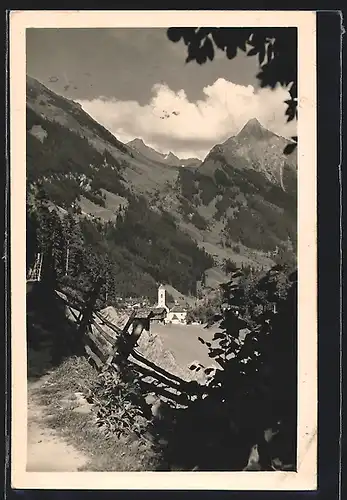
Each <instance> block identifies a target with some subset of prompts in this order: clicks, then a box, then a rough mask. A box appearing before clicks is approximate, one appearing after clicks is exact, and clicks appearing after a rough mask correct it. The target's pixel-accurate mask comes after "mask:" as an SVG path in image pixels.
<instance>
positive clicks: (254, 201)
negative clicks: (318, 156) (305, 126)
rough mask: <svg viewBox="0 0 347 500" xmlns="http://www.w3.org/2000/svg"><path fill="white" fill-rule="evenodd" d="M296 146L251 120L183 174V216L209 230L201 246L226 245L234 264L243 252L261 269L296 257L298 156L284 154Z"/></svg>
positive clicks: (179, 181)
mask: <svg viewBox="0 0 347 500" xmlns="http://www.w3.org/2000/svg"><path fill="white" fill-rule="evenodd" d="M291 142H292V141H290V140H288V139H286V138H284V137H281V136H278V135H277V134H274V133H273V132H271V131H269V130H267V129H266V128H265V127H263V126H262V125H261V124H260V123H259V121H258V120H256V119H252V120H250V121H249V122H248V123H246V125H245V126H244V127H243V128H242V130H241V131H240V132H239V133H238V134H237V135H236V136H232V137H230V138H229V139H227V140H226V141H225V142H224V143H222V144H218V145H216V146H215V147H213V148H212V150H211V151H210V153H209V154H208V155H207V156H206V158H205V160H204V161H203V162H202V164H201V165H200V166H199V167H198V168H186V169H185V170H180V172H179V178H178V182H177V190H178V193H179V195H180V197H181V198H180V205H181V212H182V213H183V214H185V217H186V220H187V222H188V219H190V222H193V224H194V225H195V226H200V229H201V228H202V227H204V226H205V227H208V228H209V230H208V231H207V232H206V235H205V236H204V241H203V242H202V243H201V247H203V248H205V249H207V250H208V249H209V248H211V244H212V245H215V246H216V247H217V248H219V249H220V248H221V247H222V248H223V249H225V248H226V247H227V248H228V249H229V250H231V251H233V255H232V256H231V258H232V259H233V260H234V261H238V256H239V255H240V254H241V255H242V256H245V255H247V256H248V257H249V258H250V259H251V260H253V261H255V262H258V263H259V264H260V263H261V265H263V264H264V265H268V264H269V262H266V258H270V259H272V260H273V261H277V260H279V259H280V257H283V256H284V257H285V258H289V259H291V260H293V259H295V253H296V231H297V221H296V219H297V158H296V154H295V153H292V154H290V155H285V154H284V149H285V147H286V146H287V145H288V144H290V143H291ZM194 221H195V222H194ZM190 225H191V224H190ZM250 252H251V254H250ZM254 252H255V253H254ZM218 253H219V254H220V253H221V252H220V251H219V252H218ZM235 253H236V254H235ZM224 255H225V254H224ZM264 258H265V260H264Z"/></svg>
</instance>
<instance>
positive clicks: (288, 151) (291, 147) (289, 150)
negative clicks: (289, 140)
mask: <svg viewBox="0 0 347 500" xmlns="http://www.w3.org/2000/svg"><path fill="white" fill-rule="evenodd" d="M296 147H297V144H296V143H294V144H287V146H286V147H285V148H284V150H283V153H284V154H285V155H290V154H291V153H292V152H293V151H295V149H296Z"/></svg>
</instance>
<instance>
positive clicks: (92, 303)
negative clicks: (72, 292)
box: [78, 278, 104, 339]
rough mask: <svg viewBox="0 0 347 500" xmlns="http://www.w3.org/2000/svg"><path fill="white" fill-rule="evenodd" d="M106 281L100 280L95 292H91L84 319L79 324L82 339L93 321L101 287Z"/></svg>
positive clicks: (83, 315) (84, 311) (83, 313)
mask: <svg viewBox="0 0 347 500" xmlns="http://www.w3.org/2000/svg"><path fill="white" fill-rule="evenodd" d="M103 282H104V280H103V278H99V279H98V281H97V282H96V284H95V286H94V288H93V290H92V291H91V293H90V295H89V298H88V299H87V301H86V304H85V307H84V309H83V312H82V318H81V321H80V324H79V328H78V332H79V334H80V335H79V336H80V338H81V339H82V338H83V336H84V334H85V333H86V331H87V327H88V325H89V323H90V321H91V319H92V316H93V311H94V307H95V303H96V300H97V298H98V295H99V293H100V289H101V286H102V284H103Z"/></svg>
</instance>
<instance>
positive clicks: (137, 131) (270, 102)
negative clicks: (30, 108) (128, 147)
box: [78, 78, 296, 159]
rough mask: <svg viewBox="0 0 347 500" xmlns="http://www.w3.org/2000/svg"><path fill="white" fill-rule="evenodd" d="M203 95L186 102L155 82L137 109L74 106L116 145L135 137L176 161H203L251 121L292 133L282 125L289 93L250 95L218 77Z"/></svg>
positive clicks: (250, 90)
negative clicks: (147, 98)
mask: <svg viewBox="0 0 347 500" xmlns="http://www.w3.org/2000/svg"><path fill="white" fill-rule="evenodd" d="M203 94H204V98H203V99H201V100H197V101H195V102H190V101H189V99H188V98H187V95H186V93H185V91H184V90H183V89H182V90H179V91H178V92H174V91H173V90H171V89H170V88H169V86H168V85H167V84H166V83H165V82H161V83H157V84H155V85H154V86H153V88H152V98H151V99H150V101H149V102H148V104H145V105H143V106H141V105H140V104H139V103H138V102H137V101H120V100H117V99H108V98H104V97H99V98H97V99H93V100H91V101H86V100H84V101H78V102H79V103H80V104H81V105H82V107H83V109H84V110H85V111H86V112H87V113H89V114H90V115H91V116H92V117H93V118H95V119H96V120H97V121H99V122H100V123H101V124H103V125H104V126H105V127H106V128H108V129H109V130H110V131H111V132H112V133H113V134H114V135H115V136H116V137H117V138H118V139H120V140H121V141H123V142H127V141H130V140H132V139H134V138H136V137H139V138H141V139H143V141H144V142H145V143H146V144H148V145H149V146H151V147H153V148H155V149H156V150H158V151H160V152H163V153H167V152H168V151H172V152H173V153H175V154H176V155H177V156H179V157H181V158H188V157H192V156H194V157H199V158H201V159H203V158H204V157H205V156H206V154H207V153H208V152H209V151H210V149H211V148H212V147H213V146H214V145H215V144H218V143H220V142H223V141H225V140H226V139H227V138H229V137H230V136H232V135H235V134H237V132H238V131H239V130H240V129H241V128H242V127H243V125H244V124H245V123H246V122H247V121H248V120H249V119H251V118H257V119H258V120H259V121H260V122H261V123H262V124H263V125H264V126H265V127H267V128H268V129H269V130H272V131H273V132H275V133H277V134H280V135H283V136H287V137H289V136H291V135H295V133H296V124H295V123H293V122H290V123H286V116H285V109H286V105H285V103H284V101H285V100H286V99H288V97H289V94H288V92H287V90H286V89H284V88H282V87H280V86H278V87H277V88H276V89H274V90H270V89H260V90H255V89H254V87H253V86H251V85H249V86H243V85H236V84H234V83H232V82H230V81H227V80H225V79H223V78H219V79H217V80H216V81H215V82H214V83H213V84H212V85H209V86H206V87H204V88H203Z"/></svg>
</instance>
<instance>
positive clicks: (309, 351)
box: [9, 10, 317, 491]
mask: <svg viewBox="0 0 347 500" xmlns="http://www.w3.org/2000/svg"><path fill="white" fill-rule="evenodd" d="M169 26H187V27H189V26H199V27H201V26H218V27H247V26H252V27H261V26H276V27H290V26H292V27H297V28H298V94H299V98H298V108H299V109H298V111H299V120H298V138H299V143H298V165H299V168H298V276H299V289H298V296H299V310H298V325H299V334H298V353H299V354H298V376H299V401H298V403H299V405H298V472H257V473H254V472H213V473H210V472H198V473H197V472H92V473H90V472H71V473H67V472H64V473H58V472H57V473H49V472H43V473H39V472H37V473H35V472H26V456H27V453H26V451H27V353H26V270H25V261H26V251H25V246H26V245H25V227H26V218H25V217H26V214H25V206H26V205H25V199H26V152H25V137H26V124H25V109H26V47H25V43H26V38H25V30H26V28H79V27H80V28H94V27H99V28H117V27H129V28H130V27H138V28H140V27H143V28H144V27H151V28H154V27H169ZM9 49H10V75H9V76H10V148H11V149H10V152H11V154H10V168H11V179H10V213H11V241H10V244H11V268H10V269H11V298H12V300H11V303H12V310H11V335H12V338H11V353H12V366H11V369H12V373H11V377H12V429H11V430H12V449H11V461H12V469H11V486H12V488H17V489H64V490H69V489H87V490H97V489H101V490H106V489H108V490H119V489H126V490H127V489H129V490H140V489H143V490H146V489H153V490H154V489H159V490H166V489H170V490H248V491H251V490H315V489H317V249H316V234H317V231H316V222H317V221H316V201H317V200H316V13H315V12H309V11H97V10H96V11H64V10H61V11H25V10H23V11H12V12H11V13H10V47H9Z"/></svg>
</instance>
